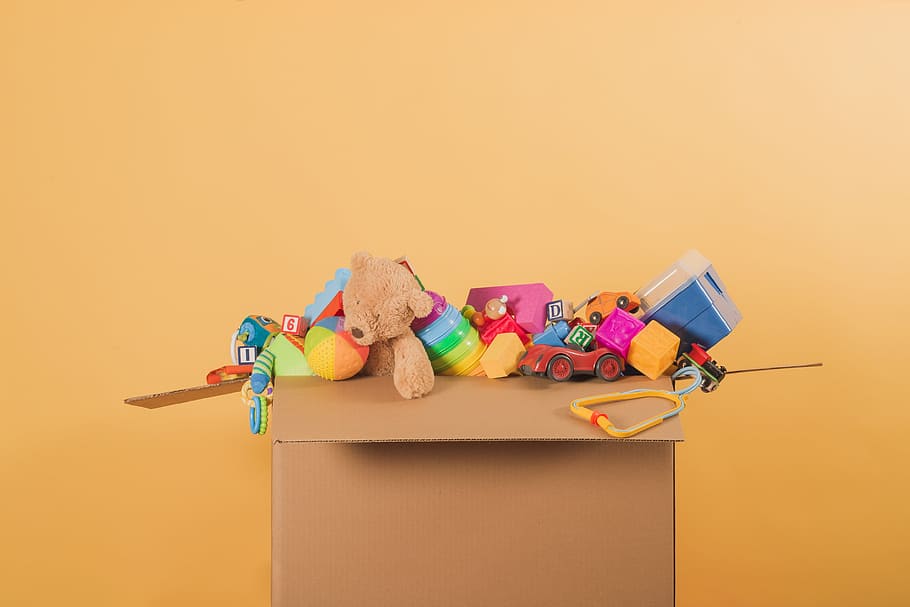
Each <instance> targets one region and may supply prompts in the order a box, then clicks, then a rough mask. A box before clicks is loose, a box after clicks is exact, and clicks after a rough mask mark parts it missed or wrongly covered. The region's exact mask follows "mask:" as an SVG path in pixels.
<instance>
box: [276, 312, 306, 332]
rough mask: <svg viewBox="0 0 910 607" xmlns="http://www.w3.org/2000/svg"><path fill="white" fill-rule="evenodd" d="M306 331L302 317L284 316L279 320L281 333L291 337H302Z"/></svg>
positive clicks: (304, 318) (304, 320)
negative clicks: (288, 334)
mask: <svg viewBox="0 0 910 607" xmlns="http://www.w3.org/2000/svg"><path fill="white" fill-rule="evenodd" d="M306 330H307V320H306V317H304V316H294V315H292V314H285V315H284V317H283V318H282V319H281V332H282V333H290V334H291V335H304V334H305V333H306Z"/></svg>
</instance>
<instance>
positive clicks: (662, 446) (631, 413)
mask: <svg viewBox="0 0 910 607" xmlns="http://www.w3.org/2000/svg"><path fill="white" fill-rule="evenodd" d="M436 381H437V384H436V387H435V389H434V390H433V392H432V393H431V394H430V395H429V396H427V397H425V398H423V399H420V400H415V401H406V400H402V399H401V397H400V396H399V395H398V393H397V392H396V391H395V388H394V386H393V385H392V380H391V378H388V377H384V378H383V377H373V378H357V379H355V380H351V381H347V382H336V383H332V382H327V381H324V380H320V379H318V378H308V377H288V378H280V379H279V380H278V384H277V387H276V391H275V403H274V405H273V407H272V411H273V413H272V421H271V433H272V439H273V443H272V444H273V446H272V604H273V605H276V606H281V607H284V606H290V605H294V606H298V605H320V606H325V605H332V606H335V605H337V606H362V605H395V606H399V607H400V606H407V605H421V606H429V605H433V606H447V605H452V606H455V605H459V606H464V605H471V606H484V605H490V606H496V607H506V606H511V605H515V606H521V607H531V606H535V605H540V606H548V607H553V606H559V605H572V606H573V607H581V606H585V605H592V606H593V605H597V606H602V605H638V606H644V605H673V604H674V586H675V580H674V576H675V558H674V557H675V555H674V549H675V541H674V528H675V521H674V510H675V508H674V506H675V487H674V478H675V473H674V452H675V443H676V442H677V441H681V440H682V438H683V435H682V428H681V425H680V423H679V418H678V417H675V418H671V419H670V420H668V421H666V422H664V423H663V424H661V425H659V426H657V427H655V428H653V429H650V430H647V431H645V432H644V433H642V434H640V435H638V436H636V437H634V438H632V439H626V440H619V439H615V438H611V437H610V436H608V435H607V434H606V433H605V432H603V431H601V430H600V429H599V428H596V427H594V426H592V425H590V424H586V423H585V422H584V421H583V420H581V419H579V418H578V417H576V416H574V415H572V413H571V412H570V411H569V402H570V401H571V400H573V399H575V398H579V397H581V396H590V395H594V394H600V393H604V392H612V391H616V390H627V389H633V388H638V387H643V386H647V387H660V388H669V387H670V382H669V379H668V378H666V377H664V378H661V379H660V380H658V381H656V382H655V381H650V380H647V379H644V378H641V377H637V378H625V379H623V380H621V381H619V382H616V383H613V384H606V383H604V382H602V381H600V380H598V379H595V378H591V379H590V380H589V381H579V382H575V381H573V382H566V383H561V384H560V383H555V382H551V381H549V380H546V379H539V378H510V379H503V380H489V379H484V378H472V377H437V378H436ZM667 408H668V407H667V403H666V401H662V400H659V399H653V398H649V399H642V400H638V401H629V402H624V403H619V404H617V405H609V406H605V407H603V408H601V409H600V410H602V411H604V412H606V413H608V414H609V415H610V417H611V419H613V420H614V421H615V423H616V424H617V425H620V426H622V425H630V424H631V423H632V422H634V421H638V420H640V419H642V418H643V417H647V416H650V415H653V414H655V413H657V412H658V411H663V410H666V409H667Z"/></svg>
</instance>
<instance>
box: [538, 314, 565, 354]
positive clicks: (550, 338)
mask: <svg viewBox="0 0 910 607" xmlns="http://www.w3.org/2000/svg"><path fill="white" fill-rule="evenodd" d="M569 331H571V327H570V326H569V323H567V322H566V321H564V320H559V321H557V322H555V323H553V324H552V325H547V328H546V329H544V330H543V331H542V332H540V333H537V334H535V335H534V337H533V338H532V339H533V341H534V345H538V344H540V345H547V346H556V347H559V348H561V347H563V346H565V339H566V337H568V335H569Z"/></svg>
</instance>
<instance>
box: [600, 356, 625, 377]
mask: <svg viewBox="0 0 910 607" xmlns="http://www.w3.org/2000/svg"><path fill="white" fill-rule="evenodd" d="M594 372H595V373H596V374H597V377H599V378H600V379H602V380H604V381H616V380H617V379H619V376H620V375H622V364H621V363H620V361H619V357H618V356H616V355H615V354H604V355H603V356H601V357H600V358H598V359H597V365H596V366H595V367H594Z"/></svg>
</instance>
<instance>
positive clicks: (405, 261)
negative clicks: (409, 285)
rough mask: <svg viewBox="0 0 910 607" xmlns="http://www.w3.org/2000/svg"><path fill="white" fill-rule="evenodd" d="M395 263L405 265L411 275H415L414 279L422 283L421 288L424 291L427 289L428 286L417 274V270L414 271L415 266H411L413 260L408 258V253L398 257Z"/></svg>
mask: <svg viewBox="0 0 910 607" xmlns="http://www.w3.org/2000/svg"><path fill="white" fill-rule="evenodd" d="M395 263H397V264H399V265H401V266H404V269H405V270H407V271H408V272H410V273H411V275H413V276H414V280H416V281H417V284H419V285H420V288H421V289H422V290H424V291H426V290H427V288H426V287H425V286H423V282H422V281H421V280H420V276H418V275H417V272H415V271H414V267H413V266H411V262H410V260H409V259H408V257H407V255H402V256H401V257H399V258H398V259H396V260H395Z"/></svg>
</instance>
